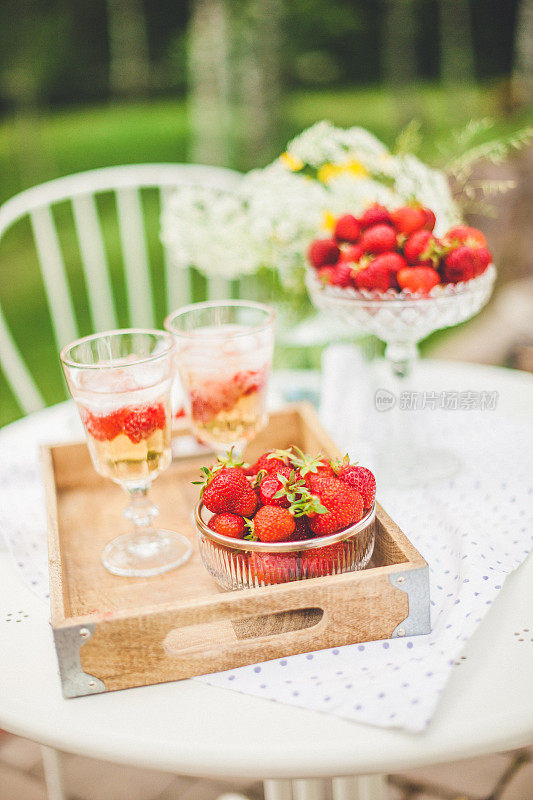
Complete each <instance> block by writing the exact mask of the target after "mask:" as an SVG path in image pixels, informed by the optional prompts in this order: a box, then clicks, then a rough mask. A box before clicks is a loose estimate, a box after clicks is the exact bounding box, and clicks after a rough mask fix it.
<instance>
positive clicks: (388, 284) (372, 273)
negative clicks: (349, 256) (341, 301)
mask: <svg viewBox="0 0 533 800" xmlns="http://www.w3.org/2000/svg"><path fill="white" fill-rule="evenodd" d="M375 260H376V261H377V259H375ZM374 264H375V262H374V261H372V263H371V264H370V266H369V267H367V268H366V269H362V270H358V271H357V272H356V273H355V275H354V279H353V280H354V283H355V285H356V287H357V288H358V289H369V290H377V291H380V292H386V291H387V289H391V288H392V287H394V286H396V275H395V273H393V272H391V269H390V267H389V266H388V264H385V265H383V264H382V265H381V266H380V265H379V264H378V265H377V267H376V266H374Z"/></svg>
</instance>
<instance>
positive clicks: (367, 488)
mask: <svg viewBox="0 0 533 800" xmlns="http://www.w3.org/2000/svg"><path fill="white" fill-rule="evenodd" d="M338 478H339V480H340V481H343V483H347V484H348V485H349V486H351V487H352V489H355V491H356V492H359V494H360V495H361V497H362V498H363V506H364V508H365V509H367V508H372V506H373V505H374V500H375V499H376V479H375V477H374V474H373V473H372V472H370V470H369V469H367V468H366V467H359V466H357V465H355V464H344V465H343V466H342V467H341V469H340V470H339V473H338Z"/></svg>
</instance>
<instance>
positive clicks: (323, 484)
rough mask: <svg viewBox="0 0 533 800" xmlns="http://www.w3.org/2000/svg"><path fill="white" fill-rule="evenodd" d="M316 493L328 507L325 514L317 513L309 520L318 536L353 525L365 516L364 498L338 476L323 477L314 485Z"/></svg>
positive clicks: (310, 525)
mask: <svg viewBox="0 0 533 800" xmlns="http://www.w3.org/2000/svg"><path fill="white" fill-rule="evenodd" d="M313 492H314V494H315V495H316V496H317V497H318V499H319V500H320V502H321V504H322V505H323V506H324V507H325V508H326V509H327V512H326V513H325V514H323V513H322V514H316V516H314V517H312V518H311V519H310V520H309V527H310V528H311V530H312V531H313V533H314V534H315V535H316V536H327V535H328V534H330V533H336V532H337V531H341V530H343V529H344V528H347V527H348V526H349V525H353V524H354V523H355V522H359V520H360V519H361V518H362V516H363V498H362V497H361V495H360V494H359V492H356V491H355V489H352V487H351V486H348V485H347V484H346V483H343V481H340V480H338V479H337V478H322V479H321V480H320V481H317V482H316V483H315V484H314V487H313Z"/></svg>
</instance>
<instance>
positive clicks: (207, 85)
mask: <svg viewBox="0 0 533 800" xmlns="http://www.w3.org/2000/svg"><path fill="white" fill-rule="evenodd" d="M229 28H230V23H229V13H228V8H227V5H226V3H225V2H224V0H194V2H193V6H192V15H191V20H190V23H189V37H188V38H189V42H188V80H189V105H190V130H191V158H192V160H193V161H198V162H200V163H203V164H217V165H226V164H228V163H229V162H230V131H231V127H232V126H231V119H232V109H231V99H230V30H229Z"/></svg>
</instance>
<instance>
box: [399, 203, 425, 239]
mask: <svg viewBox="0 0 533 800" xmlns="http://www.w3.org/2000/svg"><path fill="white" fill-rule="evenodd" d="M391 219H392V221H393V223H394V227H395V228H396V230H397V231H398V233H405V234H407V235H409V234H410V233H414V232H415V231H419V230H421V229H422V228H424V227H425V224H426V221H427V217H426V213H425V210H424V209H423V208H422V206H419V205H413V206H402V207H401V208H397V209H396V211H391Z"/></svg>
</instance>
